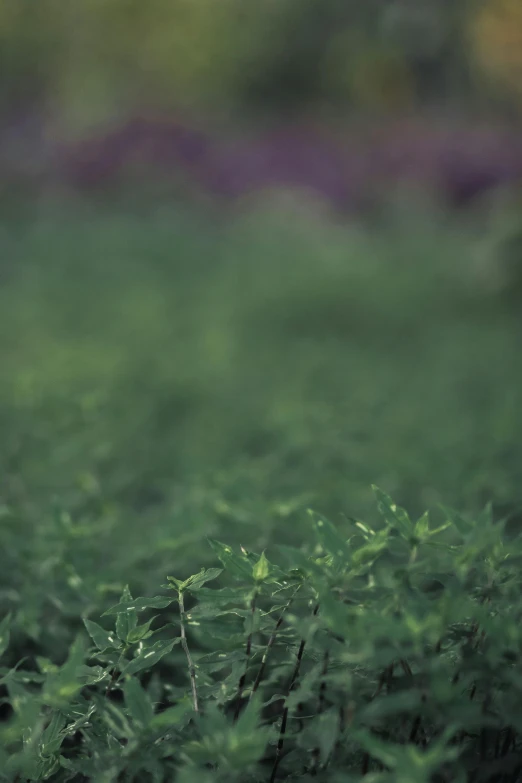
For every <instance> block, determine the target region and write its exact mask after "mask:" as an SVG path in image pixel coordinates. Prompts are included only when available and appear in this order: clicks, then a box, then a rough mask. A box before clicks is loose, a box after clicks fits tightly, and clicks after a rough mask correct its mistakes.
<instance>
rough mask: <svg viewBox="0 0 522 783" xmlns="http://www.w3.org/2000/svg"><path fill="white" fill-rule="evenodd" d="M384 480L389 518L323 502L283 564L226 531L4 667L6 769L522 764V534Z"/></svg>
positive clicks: (389, 768) (433, 775) (269, 772)
mask: <svg viewBox="0 0 522 783" xmlns="http://www.w3.org/2000/svg"><path fill="white" fill-rule="evenodd" d="M375 495H376V498H377V504H378V508H379V512H380V514H381V517H382V525H380V526H379V529H375V530H374V529H371V528H370V527H369V526H367V525H366V524H364V523H362V522H360V521H357V520H350V521H347V522H346V531H345V532H344V533H341V531H340V530H339V529H338V528H336V527H335V526H334V525H332V524H331V523H330V522H328V521H327V520H326V519H324V518H322V517H320V516H318V515H315V514H311V523H312V528H313V531H314V534H315V539H316V543H315V546H314V547H313V549H312V551H308V552H306V551H304V550H299V549H294V548H289V547H283V546H280V547H279V548H278V552H277V554H278V558H277V559H278V561H279V564H275V563H272V562H269V561H268V560H267V558H266V557H265V554H264V553H262V554H261V555H259V554H255V553H253V552H249V551H247V550H245V549H243V548H242V549H241V551H240V552H235V551H233V550H232V548H230V547H228V546H226V545H224V544H221V543H219V542H218V541H215V540H212V541H210V544H211V546H212V548H213V550H214V551H215V553H216V555H217V556H218V558H219V559H220V560H221V563H222V565H223V569H216V568H210V569H208V570H202V571H201V572H200V573H199V574H196V575H194V576H191V577H189V578H188V579H186V580H185V581H182V580H178V579H176V578H173V577H172V578H169V584H168V585H167V586H166V587H168V588H169V589H170V591H171V592H170V593H167V594H165V595H164V596H160V597H156V598H151V599H148V598H139V599H133V598H132V596H131V594H130V592H129V591H128V589H126V590H125V591H124V593H123V595H122V596H121V600H120V602H119V603H118V604H117V605H116V606H113V607H112V608H110V609H109V610H108V611H106V612H105V616H107V622H108V623H109V624H110V628H111V629H110V630H106V628H105V627H102V626H101V625H99V624H98V623H96V622H94V621H92V620H90V619H88V618H85V619H84V623H85V627H86V630H87V632H88V634H89V636H90V638H91V646H89V647H88V646H86V643H85V640H84V637H83V635H82V634H80V635H79V636H78V638H77V640H76V642H75V643H74V644H73V645H72V647H71V650H70V652H69V656H68V658H67V660H66V661H65V662H64V663H62V665H56V663H54V662H51V661H50V660H47V659H45V658H43V657H39V656H37V657H35V663H36V667H35V668H34V667H33V666H30V665H28V662H27V661H20V662H19V663H18V665H17V666H15V667H13V668H7V667H4V668H3V669H1V670H0V674H1V683H2V687H3V689H4V692H5V698H4V704H5V713H6V717H7V714H9V716H10V717H9V719H8V720H5V721H4V722H3V723H2V724H1V729H0V741H1V751H0V754H1V755H0V779H3V780H53V781H66V780H97V781H117V780H118V781H119V780H127V781H131V780H135V781H138V780H139V781H148V780H150V781H164V780H165V781H166V780H180V781H189V780H203V781H205V780H208V781H210V780H212V781H219V780H225V779H226V780H228V781H234V780H235V781H274V780H293V779H296V780H303V781H304V780H309V779H311V778H312V777H314V778H315V779H316V780H318V781H321V780H324V781H326V780H328V781H332V780H333V781H346V782H347V781H360V780H363V779H364V780H365V781H367V783H370V781H371V782H372V783H375V782H376V781H383V782H384V781H388V782H391V781H397V783H399V781H400V783H422V781H425V783H431V782H433V783H435V782H436V783H439V782H440V783H442V782H443V781H484V782H486V781H488V782H489V783H493V781H498V782H499V783H500V781H517V780H519V779H520V775H521V774H522V754H521V751H520V729H521V726H522V713H521V710H520V699H521V695H522V677H521V673H520V651H521V639H522V631H521V627H520V612H521V602H520V570H519V564H520V556H521V554H522V547H521V540H520V536H518V537H517V538H516V539H512V540H510V541H509V542H508V541H507V539H506V538H505V537H504V534H503V528H504V526H503V523H502V522H500V523H494V522H493V520H492V515H491V512H490V509H486V510H485V511H484V512H483V513H482V514H481V515H480V516H479V517H478V518H476V519H475V520H473V521H471V520H468V519H466V518H464V517H463V516H461V515H459V514H457V513H455V512H452V511H450V510H447V509H444V521H443V522H442V524H440V525H439V526H438V527H435V528H431V526H430V521H429V517H428V515H427V514H424V515H423V516H422V517H421V518H420V519H418V520H417V521H416V522H415V521H413V520H411V519H410V517H409V516H408V514H407V513H406V512H405V511H404V510H403V509H401V508H398V507H397V506H396V505H395V504H394V503H393V502H392V501H391V499H390V498H389V497H388V496H387V495H385V494H384V493H383V492H381V491H380V490H378V489H377V488H375ZM217 577H219V578H220V582H221V584H220V586H219V587H218V588H210V587H209V586H208V585H207V583H209V582H210V581H211V580H214V579H216V578H217ZM150 610H156V611H157V612H159V615H160V619H156V618H155V617H151V616H150ZM140 615H145V616H143V617H140ZM113 620H114V621H115V623H114V624H113V623H112V621H113ZM9 624H10V621H9V618H6V619H5V620H4V621H3V623H2V625H1V629H0V637H1V639H0V649H1V650H2V652H4V653H5V652H6V650H8V643H9ZM107 627H109V626H107ZM13 630H14V631H16V628H13Z"/></svg>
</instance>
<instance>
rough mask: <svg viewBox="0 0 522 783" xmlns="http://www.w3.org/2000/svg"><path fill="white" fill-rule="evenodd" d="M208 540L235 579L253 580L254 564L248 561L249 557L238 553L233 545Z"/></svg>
mask: <svg viewBox="0 0 522 783" xmlns="http://www.w3.org/2000/svg"><path fill="white" fill-rule="evenodd" d="M208 541H209V544H210V546H211V547H212V549H213V550H214V552H215V553H216V554H217V556H218V558H219V559H220V560H221V562H222V563H223V565H224V567H225V569H226V570H227V571H228V573H229V574H230V575H231V576H232V577H233V578H234V579H241V580H244V579H247V580H248V581H252V566H251V565H250V563H249V562H248V558H246V557H244V556H240V555H236V554H235V553H234V552H233V551H232V549H231V547H229V546H227V545H226V544H222V543H221V542H220V541H216V540H215V539H210V538H209V540H208Z"/></svg>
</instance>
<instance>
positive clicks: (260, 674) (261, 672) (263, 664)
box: [249, 585, 301, 701]
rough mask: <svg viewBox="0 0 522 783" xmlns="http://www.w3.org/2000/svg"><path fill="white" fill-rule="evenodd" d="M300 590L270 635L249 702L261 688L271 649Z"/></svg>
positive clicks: (297, 590) (292, 598) (284, 608)
mask: <svg viewBox="0 0 522 783" xmlns="http://www.w3.org/2000/svg"><path fill="white" fill-rule="evenodd" d="M300 589H301V585H298V587H297V589H296V590H295V591H294V593H293V595H292V596H291V598H290V599H289V600H288V601H287V603H286V604H285V606H284V607H283V609H282V610H281V614H280V615H279V617H278V619H277V623H276V624H275V628H274V630H273V631H272V633H271V634H270V638H269V640H268V643H267V645H266V648H265V651H264V653H263V657H262V659H261V665H260V667H259V671H258V673H257V677H256V679H255V682H254V684H253V686H252V690H251V691H250V698H249V701H250V700H251V699H252V698H253V696H254V694H255V693H256V692H257V690H258V688H259V686H260V684H261V681H262V679H263V675H264V673H265V668H266V661H267V658H268V654H269V652H270V650H271V648H272V646H273V644H274V642H275V640H276V636H277V634H278V631H279V629H280V628H281V626H282V624H283V620H284V616H285V613H286V612H287V611H288V609H289V608H290V606H291V605H292V602H293V600H294V598H295V596H296V595H297V593H298V592H299V590H300Z"/></svg>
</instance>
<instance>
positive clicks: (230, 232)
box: [0, 200, 522, 633]
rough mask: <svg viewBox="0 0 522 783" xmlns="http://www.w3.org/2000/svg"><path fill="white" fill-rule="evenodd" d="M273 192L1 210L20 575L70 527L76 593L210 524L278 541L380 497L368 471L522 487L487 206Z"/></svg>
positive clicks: (19, 579)
mask: <svg viewBox="0 0 522 783" xmlns="http://www.w3.org/2000/svg"><path fill="white" fill-rule="evenodd" d="M269 206H270V202H268V204H267V206H265V208H264V209H263V210H261V209H258V210H256V211H255V212H252V211H250V213H246V214H244V215H243V216H241V217H238V218H237V220H235V221H230V222H226V223H225V222H224V221H223V220H222V219H219V220H215V221H213V220H212V219H211V217H209V216H208V215H207V217H206V219H202V218H201V217H199V218H196V217H194V216H191V215H189V214H187V213H184V212H181V211H180V210H179V209H177V208H176V207H175V206H174V205H173V204H169V203H165V202H164V201H163V200H162V202H161V205H160V204H156V205H155V206H152V205H149V206H148V212H147V211H145V205H142V207H141V208H140V207H139V204H138V203H137V201H135V202H134V204H131V203H129V204H125V205H123V206H122V208H121V211H120V212H118V210H117V209H116V208H115V207H114V204H113V205H112V207H111V209H110V210H106V209H105V206H104V204H103V203H100V204H99V206H97V207H96V208H95V209H94V208H91V207H89V206H88V205H86V204H83V206H82V207H81V209H80V207H79V206H73V205H70V206H69V207H68V208H67V209H66V208H64V206H63V205H62V206H61V207H60V208H59V209H58V210H57V211H54V210H53V209H52V208H51V205H49V204H47V205H46V206H44V211H43V213H40V214H39V215H38V214H36V215H33V216H32V217H31V216H30V215H25V216H21V215H20V214H18V215H17V214H15V212H14V210H12V211H11V213H10V215H9V220H5V221H3V224H2V232H1V234H0V250H1V252H0V258H1V259H2V261H1V265H0V269H1V272H2V281H3V282H2V286H1V287H0V353H1V356H2V365H1V368H0V427H1V431H2V444H1V449H0V475H1V487H0V494H1V499H2V503H3V504H5V509H4V510H3V511H1V510H0V513H5V514H7V515H8V516H9V518H10V519H11V520H15V521H16V525H17V529H18V528H22V529H23V530H25V531H26V533H27V535H24V536H19V535H17V537H16V540H15V539H13V541H11V540H10V538H9V533H8V528H4V533H3V534H2V533H0V544H2V547H3V550H2V551H4V552H6V553H9V554H8V556H7V557H6V558H4V560H5V561H6V562H5V563H3V569H4V582H3V585H4V587H5V589H6V590H7V591H8V590H9V589H11V588H13V586H15V585H19V584H24V585H25V584H28V585H34V590H35V591H37V592H38V591H39V580H38V578H36V579H35V577H34V574H31V575H30V574H29V573H28V571H27V568H28V567H29V566H28V565H27V564H29V563H32V562H34V561H35V560H36V561H37V562H40V563H41V564H42V565H41V567H42V568H54V567H55V566H53V565H52V562H54V561H53V555H52V554H51V553H52V552H54V551H58V550H59V549H60V548H61V547H64V546H67V547H69V548H70V552H69V554H68V555H67V557H68V562H69V563H70V564H71V568H74V569H76V571H77V572H78V573H79V574H80V575H81V577H82V580H83V582H82V584H81V595H80V593H79V594H78V600H79V601H82V602H85V601H88V600H90V599H89V595H90V592H89V591H90V589H91V588H90V587H89V585H91V586H92V590H95V589H98V588H97V587H96V588H95V587H94V584H95V582H96V580H97V578H98V573H99V571H98V565H99V564H100V563H102V562H103V563H104V564H105V566H104V567H105V569H106V581H107V583H108V584H111V583H114V584H117V585H120V586H121V580H122V579H123V580H127V581H128V578H129V577H128V574H129V573H132V575H133V580H134V584H135V586H136V589H140V590H148V589H153V585H155V584H157V580H158V575H159V574H161V573H165V572H167V573H168V572H169V571H171V570H172V569H173V568H174V566H176V564H181V563H182V564H183V568H189V567H191V566H192V565H195V566H196V567H199V566H201V565H205V564H206V561H205V560H204V557H205V555H204V554H202V552H201V547H202V545H201V542H202V541H203V540H204V538H205V536H207V535H208V536H213V537H216V536H221V537H222V538H223V537H225V533H226V535H227V536H229V537H230V539H235V540H238V541H241V543H243V544H244V545H252V546H254V545H255V546H256V547H257V548H258V549H259V550H262V549H263V548H265V546H267V545H268V544H269V543H270V542H271V541H273V540H274V537H277V539H278V541H289V542H290V543H291V542H292V541H295V537H296V535H299V534H300V533H299V531H300V521H299V520H300V519H301V515H302V512H303V509H304V508H305V507H306V506H309V505H312V506H313V507H315V508H316V509H318V510H321V511H323V512H324V513H331V514H334V515H337V514H339V511H340V510H341V511H342V510H346V511H347V513H350V514H354V515H364V514H366V515H367V514H371V513H372V509H373V505H372V498H371V494H370V491H369V486H370V484H371V482H372V481H378V482H379V484H380V485H381V486H382V487H383V488H385V489H386V490H387V491H389V492H393V493H394V495H395V496H396V497H397V500H398V501H399V502H401V503H403V504H407V505H408V506H409V507H410V508H412V509H413V511H414V513H420V511H422V509H423V507H425V506H426V505H427V504H429V505H434V504H435V503H437V501H438V500H440V499H442V498H444V499H445V501H446V502H448V503H450V504H452V505H454V506H461V507H466V508H468V509H470V510H471V511H472V512H473V511H476V510H477V509H480V508H481V507H482V505H483V504H484V502H485V500H486V499H492V500H493V501H494V503H495V504H496V507H497V508H498V509H500V511H501V512H502V513H503V511H504V510H508V511H515V510H516V509H517V508H518V507H519V506H520V505H522V494H521V489H520V481H519V476H520V471H521V470H522V447H521V444H522V438H521V434H522V415H521V411H522V399H521V397H522V382H521V366H520V361H519V355H520V327H521V324H520V308H519V304H518V303H517V302H519V300H516V301H514V302H511V301H509V299H507V300H506V298H505V297H504V293H503V291H502V290H500V291H497V289H496V288H493V289H491V288H488V286H487V280H485V281H484V282H482V281H480V284H478V283H477V284H476V285H475V284H474V283H473V281H472V279H471V278H470V277H469V276H467V277H466V274H467V272H468V271H469V268H470V265H471V264H472V262H473V256H474V253H475V248H476V246H477V243H478V239H479V238H478V231H476V227H475V226H473V229H472V230H471V229H469V230H468V229H465V228H464V227H460V228H459V229H458V231H457V230H455V227H452V226H451V225H447V224H445V222H444V220H443V219H442V217H437V215H436V214H434V215H431V216H427V215H425V214H424V213H422V212H420V211H419V210H417V211H415V209H414V208H413V207H412V205H411V203H410V204H409V205H407V206H405V208H404V211H403V212H400V211H399V212H400V214H397V215H396V216H395V217H394V218H393V220H390V221H389V223H388V224H383V225H381V226H380V227H378V228H377V227H375V226H371V227H370V228H369V229H368V230H365V229H364V228H363V227H362V226H360V225H359V226H358V227H355V226H351V225H349V224H348V225H344V226H341V225H334V224H333V223H332V221H330V220H325V221H324V222H323V221H321V220H320V219H319V218H315V217H314V216H315V211H314V209H313V205H312V208H310V209H308V208H307V205H306V204H303V205H302V212H301V215H300V217H299V218H297V217H296V218H295V219H294V218H293V217H292V214H290V213H289V211H288V210H285V209H284V208H283V206H282V204H281V203H279V204H278V205H277V206H276V207H275V208H274V207H272V208H271V209H269ZM293 209H296V207H294V208H293ZM291 218H292V219H291ZM318 259H320V263H318ZM62 512H63V513H62ZM64 514H65V517H64V516H63V515H64ZM335 519H336V520H337V516H335ZM67 520H72V522H71V524H69V522H67ZM71 525H72V526H71ZM64 526H65V528H66V529H67V530H69V527H70V528H71V529H70V531H69V532H70V535H69V533H68V534H67V536H66V538H65V539H64V538H63V530H64ZM92 526H94V527H95V528H96V531H97V532H96V535H93V534H92V533H89V532H85V534H84V533H83V532H82V531H89V530H90V529H91V528H92ZM2 536H4V538H3V539H2ZM122 536H123V537H124V538H125V541H126V544H127V545H128V546H126V547H124V548H122V547H119V546H118V545H117V541H118V540H121V538H122ZM20 546H22V547H23V548H24V549H23V551H20ZM68 551H69V550H68ZM69 578H71V579H72V576H70V575H67V574H65V573H64V572H63V570H57V571H56V579H57V580H58V582H60V584H61V582H62V581H63V580H67V579H69ZM24 589H26V588H24ZM31 589H33V588H31ZM71 589H72V588H71ZM107 589H109V588H107ZM118 589H119V588H118ZM2 595H3V594H2V592H1V589H0V598H1V596H2ZM4 598H6V600H7V593H5V594H4ZM36 600H37V601H38V602H40V603H42V602H43V603H44V604H45V605H47V603H48V599H47V598H46V596H45V595H38V596H37V597H35V601H36ZM93 600H94V599H93ZM26 622H27V626H28V627H30V626H31V622H32V621H31V618H30V617H27V618H26ZM59 632H60V631H59V629H57V630H56V633H59Z"/></svg>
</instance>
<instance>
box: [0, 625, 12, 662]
mask: <svg viewBox="0 0 522 783" xmlns="http://www.w3.org/2000/svg"><path fill="white" fill-rule="evenodd" d="M10 625H11V615H10V614H8V615H6V617H4V619H3V620H2V622H1V623H0V658H1V657H2V655H3V654H4V653H5V651H6V650H7V648H8V647H9V639H10V631H9V629H10Z"/></svg>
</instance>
